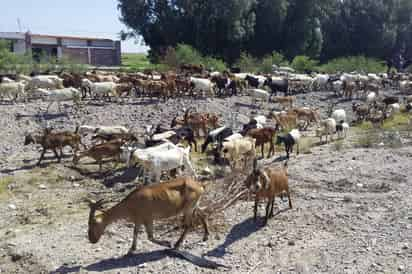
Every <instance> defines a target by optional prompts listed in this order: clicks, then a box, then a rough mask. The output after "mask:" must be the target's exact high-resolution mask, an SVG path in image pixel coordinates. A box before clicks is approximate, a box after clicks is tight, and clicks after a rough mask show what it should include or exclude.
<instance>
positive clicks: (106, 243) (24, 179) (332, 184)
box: [0, 93, 412, 273]
mask: <svg viewBox="0 0 412 274" xmlns="http://www.w3.org/2000/svg"><path fill="white" fill-rule="evenodd" d="M330 95H331V93H310V94H304V95H299V96H298V105H299V106H303V105H305V106H318V107H321V110H322V113H323V115H324V113H325V111H326V108H327V105H328V102H330V98H329V99H328V97H329V96H330ZM249 102H250V98H248V97H240V98H228V99H208V100H199V101H192V100H171V101H169V102H167V103H166V104H163V103H162V104H159V105H157V104H146V103H144V102H139V101H137V102H132V101H130V102H128V103H125V104H107V105H104V106H96V105H86V106H85V107H84V108H83V109H82V111H81V112H80V113H77V114H74V113H73V112H72V110H71V108H70V107H66V108H65V109H66V111H67V114H65V115H61V114H57V113H51V114H50V115H49V116H47V121H48V124H49V125H51V126H53V127H55V128H57V129H67V130H73V129H74V128H75V126H76V124H77V123H79V124H89V125H99V124H101V125H113V124H119V125H127V126H129V127H130V128H132V129H134V130H135V131H137V132H140V133H141V132H142V129H143V127H144V125H146V124H150V123H157V122H161V123H162V124H164V125H167V124H168V123H169V122H170V120H171V119H172V118H173V116H174V115H176V114H182V113H183V107H185V106H186V107H187V106H188V105H192V106H195V107H196V109H197V110H198V111H211V112H218V113H221V114H222V119H224V120H226V121H228V120H229V116H230V115H229V113H230V111H232V110H233V109H237V110H238V111H239V116H238V119H239V123H240V122H246V121H247V120H248V119H249V117H250V115H251V112H254V113H257V114H265V113H267V111H268V110H259V109H251V108H249V107H248V103H249ZM350 106H351V102H342V103H340V104H339V105H338V107H343V108H345V109H346V110H347V111H348V114H349V117H352V116H351V115H352V114H351V111H350ZM45 108H46V104H45V103H42V102H40V101H37V102H30V103H25V104H15V105H2V106H1V107H0V127H1V128H2V130H3V131H2V142H1V144H0V156H1V157H0V159H1V160H0V179H4V180H6V179H5V178H6V177H10V176H12V178H13V180H11V182H12V184H11V185H9V188H8V189H7V190H6V191H5V192H3V193H2V192H1V191H0V219H1V220H6V221H3V222H0V273H50V272H51V273H195V272H196V273H198V272H201V273H221V272H226V273H377V272H383V273H410V272H411V271H412V259H411V258H412V249H411V248H410V246H411V244H412V233H411V231H412V215H411V208H412V199H411V198H410V197H412V182H411V178H412V169H411V168H410V167H411V166H412V146H410V145H407V142H406V144H404V145H403V146H401V147H398V148H388V147H384V146H383V147H377V148H367V149H365V148H354V147H353V146H352V141H353V136H350V137H349V138H348V139H347V140H346V141H345V142H344V144H345V145H344V146H343V148H342V149H341V150H339V151H337V150H336V149H335V148H334V146H333V145H324V146H320V147H314V148H312V149H311V151H310V153H308V154H301V155H298V156H296V155H293V157H292V158H291V159H290V161H289V175H290V189H291V191H292V192H291V197H292V202H293V206H294V207H293V208H292V209H288V203H287V201H282V200H281V199H279V198H277V199H276V206H275V209H274V210H275V212H278V214H276V215H275V217H274V218H272V219H271V220H269V222H268V224H267V226H265V227H263V226H262V222H263V220H261V219H259V220H258V223H255V222H254V221H253V209H252V208H253V202H252V201H246V200H245V201H240V202H238V203H236V204H235V205H233V206H232V207H230V208H228V209H227V210H226V211H225V212H224V213H223V214H222V216H215V217H213V218H211V219H210V220H209V222H210V223H211V226H212V231H211V237H209V241H207V242H205V243H203V242H201V238H202V233H201V232H202V231H201V230H200V229H199V230H196V231H193V232H191V233H190V234H189V235H188V236H187V238H186V240H185V242H184V243H183V244H182V247H181V249H182V250H184V251H186V252H189V253H190V254H193V255H196V256H200V257H201V256H204V257H205V258H207V259H209V260H212V261H215V262H216V263H219V264H223V265H225V266H228V267H230V268H228V269H227V268H220V269H216V270H212V269H206V268H201V267H198V266H196V265H194V264H192V263H190V262H188V261H186V260H182V259H180V258H175V257H171V256H169V255H167V254H166V253H165V252H164V251H163V250H164V249H163V247H160V246H157V245H155V244H153V243H151V242H150V241H148V240H147V237H146V235H145V233H144V232H143V231H142V232H141V233H140V235H139V240H138V245H137V246H138V247H137V251H136V253H135V254H134V255H132V256H125V254H126V253H127V251H128V249H129V247H130V245H131V238H132V230H133V227H132V226H131V225H128V224H126V223H124V222H120V223H118V224H113V225H112V226H110V227H109V228H108V229H107V230H106V233H105V234H104V236H103V237H102V239H101V240H100V241H99V243H97V244H94V245H92V244H90V243H89V242H88V240H87V220H88V207H87V203H86V202H85V198H87V197H92V198H95V197H98V196H105V197H111V198H113V199H115V200H119V199H121V198H122V197H125V196H126V195H127V193H129V192H130V191H131V190H132V189H133V188H134V186H135V183H134V182H133V181H130V180H126V179H125V180H123V179H122V178H123V177H122V175H124V174H123V172H125V171H118V172H116V173H114V174H106V175H105V176H92V175H90V174H84V173H82V172H79V170H77V169H73V168H72V167H71V158H66V159H64V161H63V162H62V163H61V164H57V163H56V160H55V159H49V160H46V161H45V165H44V166H42V167H41V168H37V167H35V166H34V164H35V162H36V161H37V159H38V157H39V152H38V148H37V147H36V146H33V145H31V146H23V142H24V134H25V133H26V132H31V131H35V130H39V129H40V128H41V127H40V124H41V123H43V124H44V123H45V120H43V121H41V122H39V121H37V122H36V119H35V118H36V117H38V116H36V115H37V114H38V111H39V109H43V110H44V109H45ZM52 111H56V110H52ZM17 114H20V115H17ZM16 115H17V116H19V117H20V118H19V119H17V120H16ZM37 120H38V119H37ZM39 123H40V124H39ZM276 153H277V156H278V153H279V152H276ZM265 163H267V164H268V165H274V164H276V163H272V161H270V160H268V161H265ZM84 166H85V167H86V166H88V165H84ZM88 168H91V167H88ZM105 168H106V169H107V168H109V165H107V166H106V165H105ZM7 181H9V180H8V179H7ZM211 183H212V185H213V184H218V183H219V180H217V181H212V182H211ZM208 189H210V190H213V186H211V187H210V188H208ZM259 213H260V216H263V214H264V205H263V203H262V204H261V206H260V207H259ZM169 230H170V227H168V226H165V225H164V224H159V223H158V224H157V225H155V236H157V238H161V239H162V240H168V241H176V239H177V238H178V236H179V233H180V231H172V232H168V233H166V234H165V232H167V231H169Z"/></svg>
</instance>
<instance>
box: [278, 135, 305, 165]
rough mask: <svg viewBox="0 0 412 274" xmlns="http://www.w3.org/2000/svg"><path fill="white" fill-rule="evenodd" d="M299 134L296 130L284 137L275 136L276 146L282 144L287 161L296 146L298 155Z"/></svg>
mask: <svg viewBox="0 0 412 274" xmlns="http://www.w3.org/2000/svg"><path fill="white" fill-rule="evenodd" d="M300 136H301V135H300V132H299V130H297V129H293V130H291V131H290V132H289V133H288V134H286V135H284V136H279V135H278V136H277V139H276V144H277V145H280V144H282V143H284V144H285V151H286V157H287V158H288V159H289V155H290V153H292V152H293V146H294V145H295V144H296V146H297V154H299V139H300Z"/></svg>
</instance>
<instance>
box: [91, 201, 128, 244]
mask: <svg viewBox="0 0 412 274" xmlns="http://www.w3.org/2000/svg"><path fill="white" fill-rule="evenodd" d="M125 201H126V199H125V200H123V201H121V202H120V203H118V204H116V205H115V206H113V207H111V208H109V209H107V210H104V211H102V213H99V214H96V210H98V209H99V208H100V206H101V201H99V202H97V203H96V204H94V205H91V206H90V214H89V231H88V233H89V240H90V242H91V243H97V242H98V241H99V239H100V237H101V235H102V234H103V232H104V230H105V229H106V227H107V226H108V225H110V224H112V223H114V222H116V221H118V220H122V219H127V218H128V209H127V203H126V202H125Z"/></svg>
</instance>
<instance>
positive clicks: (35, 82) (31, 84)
mask: <svg viewBox="0 0 412 274" xmlns="http://www.w3.org/2000/svg"><path fill="white" fill-rule="evenodd" d="M38 88H41V89H62V88H63V79H61V78H59V77H58V76H55V75H38V76H34V77H32V78H31V79H30V80H29V81H28V83H27V89H28V90H31V91H32V90H35V89H38Z"/></svg>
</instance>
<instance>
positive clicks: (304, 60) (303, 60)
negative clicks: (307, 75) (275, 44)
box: [291, 55, 318, 73]
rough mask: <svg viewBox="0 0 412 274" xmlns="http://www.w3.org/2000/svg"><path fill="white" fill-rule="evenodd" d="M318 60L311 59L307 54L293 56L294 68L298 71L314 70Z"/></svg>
mask: <svg viewBox="0 0 412 274" xmlns="http://www.w3.org/2000/svg"><path fill="white" fill-rule="evenodd" d="M317 64H318V61H316V60H313V59H311V58H310V57H308V56H305V55H298V56H296V57H295V58H293V61H292V64H291V65H292V68H294V69H295V70H296V71H297V72H301V73H303V72H311V71H314V70H315V68H316V65H317Z"/></svg>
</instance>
